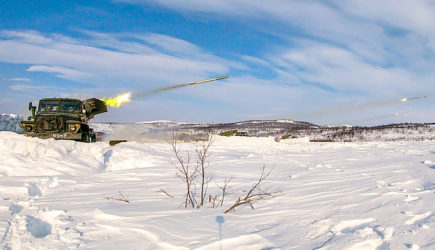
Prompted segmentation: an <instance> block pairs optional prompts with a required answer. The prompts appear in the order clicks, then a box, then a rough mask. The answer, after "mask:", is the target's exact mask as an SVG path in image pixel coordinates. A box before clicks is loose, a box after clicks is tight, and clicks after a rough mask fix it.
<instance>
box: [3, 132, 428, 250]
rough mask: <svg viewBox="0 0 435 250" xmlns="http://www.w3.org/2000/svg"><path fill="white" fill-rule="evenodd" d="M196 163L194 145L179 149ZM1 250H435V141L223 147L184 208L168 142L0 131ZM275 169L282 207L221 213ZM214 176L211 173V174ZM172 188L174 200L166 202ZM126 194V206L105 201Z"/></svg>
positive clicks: (273, 201)
mask: <svg viewBox="0 0 435 250" xmlns="http://www.w3.org/2000/svg"><path fill="white" fill-rule="evenodd" d="M180 146H182V150H183V152H190V153H191V154H193V153H195V152H194V150H195V148H196V146H197V145H196V144H191V143H181V144H180ZM0 152H1V154H0V246H1V247H2V248H5V249H9V248H11V249H33V248H42V249H48V248H50V249H66V248H85V249H120V248H122V249H134V248H141V249H196V248H197V249H292V248H294V249H313V248H322V249H358V248H359V249H403V248H418V247H420V248H426V249H431V248H432V249H433V248H434V247H435V245H434V244H435V238H434V234H433V228H434V227H435V220H434V213H435V211H434V207H435V198H434V188H435V163H434V162H435V142H433V141H421V142H369V143H308V142H303V141H293V142H291V143H290V142H289V141H281V142H276V141H275V140H274V139H273V138H272V137H264V138H249V137H246V138H245V137H228V138H227V137H216V138H215V142H214V144H213V146H212V148H211V151H210V153H211V156H210V158H209V159H210V164H211V165H210V166H211V167H210V171H211V172H212V173H213V174H214V176H215V178H214V180H213V181H212V182H211V183H210V184H209V185H208V192H209V193H216V192H217V191H219V188H218V185H221V184H222V182H223V181H224V180H225V178H226V177H229V176H234V180H233V182H232V183H230V186H229V190H228V192H229V193H230V194H229V195H228V197H227V198H226V200H225V202H224V206H222V207H218V208H212V207H211V206H210V204H208V203H207V205H206V206H204V207H202V208H200V209H191V208H190V209H189V208H188V209H185V208H184V207H183V206H181V204H182V203H183V200H184V192H183V190H184V185H183V183H182V182H180V180H179V179H178V178H177V177H176V171H175V168H174V166H173V165H172V164H171V163H175V159H174V156H173V153H172V151H171V149H170V146H169V145H168V144H166V143H135V142H128V143H121V144H118V145H116V146H114V147H110V146H109V145H108V144H107V143H104V142H97V143H92V144H86V143H80V142H73V141H55V140H52V139H49V140H41V139H38V138H27V137H25V136H22V135H18V134H16V133H12V132H0ZM262 165H266V167H267V168H268V169H272V168H273V171H272V174H271V176H270V178H269V179H268V180H267V181H266V182H265V183H264V185H265V188H267V189H270V190H279V191H280V193H279V195H277V196H276V197H271V198H269V199H264V200H260V201H258V202H257V203H254V207H255V209H254V210H252V209H251V208H250V207H249V206H246V207H238V208H237V209H236V211H234V212H232V213H230V214H227V215H224V214H223V212H224V211H225V210H226V209H227V208H228V207H229V206H231V205H232V203H233V202H234V201H235V200H236V199H237V197H240V196H243V195H244V194H245V193H246V190H248V189H249V188H250V187H251V186H252V184H253V183H255V181H256V180H257V178H258V176H259V173H260V167H261V166H262ZM211 172H210V173H211ZM162 189H163V190H165V191H166V192H167V193H168V194H170V195H171V196H173V198H172V197H170V196H168V195H166V194H164V193H162V192H161V190H162ZM120 194H122V195H123V196H125V197H126V198H127V199H128V200H129V201H130V203H125V202H120V201H118V200H116V199H108V198H107V197H115V198H116V197H119V196H120Z"/></svg>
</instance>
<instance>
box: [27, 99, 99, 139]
mask: <svg viewBox="0 0 435 250" xmlns="http://www.w3.org/2000/svg"><path fill="white" fill-rule="evenodd" d="M29 110H30V111H31V112H32V116H29V117H28V120H27V121H22V122H21V126H22V127H23V130H24V133H25V134H26V135H27V136H32V137H39V138H43V139H47V138H54V139H62V140H75V141H82V142H95V141H96V136H95V133H94V131H93V129H91V128H89V125H88V124H87V121H88V120H89V119H92V118H94V115H96V114H101V113H104V112H107V106H106V104H105V103H104V101H102V100H99V99H97V98H91V99H87V100H85V101H81V100H78V99H70V98H45V99H41V100H40V101H39V106H38V110H36V107H35V106H33V105H32V102H30V103H29Z"/></svg>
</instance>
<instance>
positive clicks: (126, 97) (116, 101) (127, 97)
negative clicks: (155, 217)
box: [100, 76, 229, 108]
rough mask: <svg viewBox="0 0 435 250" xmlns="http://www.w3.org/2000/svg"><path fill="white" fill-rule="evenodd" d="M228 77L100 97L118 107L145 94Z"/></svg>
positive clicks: (111, 105)
mask: <svg viewBox="0 0 435 250" xmlns="http://www.w3.org/2000/svg"><path fill="white" fill-rule="evenodd" d="M228 77H229V76H220V77H215V78H210V79H205V80H199V81H193V82H187V83H182V84H178V85H173V86H168V87H163V88H158V89H153V90H145V91H139V92H136V93H133V94H132V93H130V92H127V93H123V94H120V95H117V96H115V97H113V98H105V97H102V98H100V99H101V100H102V101H104V103H105V104H106V105H108V106H110V107H114V108H118V107H120V106H121V105H122V104H123V103H127V102H130V101H131V99H135V98H141V97H145V96H150V95H154V94H158V93H160V92H165V91H169V90H172V89H178V88H183V87H187V86H192V85H197V84H201V83H206V82H212V81H217V80H222V79H226V78H228Z"/></svg>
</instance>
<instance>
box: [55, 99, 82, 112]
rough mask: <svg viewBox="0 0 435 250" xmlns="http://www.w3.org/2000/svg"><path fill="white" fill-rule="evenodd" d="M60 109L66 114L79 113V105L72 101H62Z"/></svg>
mask: <svg viewBox="0 0 435 250" xmlns="http://www.w3.org/2000/svg"><path fill="white" fill-rule="evenodd" d="M60 106H61V109H62V110H63V111H67V112H80V103H79V102H74V101H62V102H61V103H60Z"/></svg>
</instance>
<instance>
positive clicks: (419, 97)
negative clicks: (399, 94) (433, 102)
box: [400, 96, 427, 102]
mask: <svg viewBox="0 0 435 250" xmlns="http://www.w3.org/2000/svg"><path fill="white" fill-rule="evenodd" d="M426 97H427V96H417V97H405V98H402V99H400V101H401V102H407V101H411V100H418V99H423V98H426Z"/></svg>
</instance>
